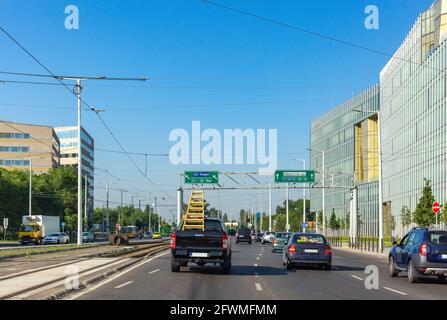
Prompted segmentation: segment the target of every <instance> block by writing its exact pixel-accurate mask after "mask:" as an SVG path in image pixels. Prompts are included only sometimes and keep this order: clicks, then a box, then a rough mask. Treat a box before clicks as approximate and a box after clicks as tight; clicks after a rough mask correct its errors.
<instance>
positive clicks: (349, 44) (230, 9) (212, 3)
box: [200, 0, 445, 72]
mask: <svg viewBox="0 0 447 320" xmlns="http://www.w3.org/2000/svg"><path fill="white" fill-rule="evenodd" d="M200 1H201V2H203V3H206V4H208V5H212V6H215V7H218V8H221V9H225V10H227V11H232V12H236V13H239V14H241V15H245V16H248V17H252V18H255V19H258V20H262V21H265V22H269V23H272V24H276V25H278V26H281V27H285V28H288V29H291V30H294V31H298V32H301V33H305V34H309V35H311V36H314V37H318V38H321V39H325V40H329V41H332V42H337V43H340V44H343V45H346V46H350V47H353V48H356V49H360V50H364V51H368V52H371V53H374V54H378V55H381V56H384V57H388V58H392V59H397V60H401V61H404V62H409V63H412V64H416V65H418V66H422V67H427V68H430V69H433V70H438V71H442V72H445V71H444V70H441V69H437V68H432V67H429V66H426V65H424V64H422V63H419V62H416V61H412V60H409V59H405V58H401V57H399V56H396V55H392V54H389V53H387V52H384V51H380V50H377V49H373V48H369V47H366V46H363V45H360V44H357V43H354V42H351V41H346V40H342V39H338V38H335V37H333V36H329V35H326V34H323V33H320V32H315V31H312V30H308V29H304V28H301V27H298V26H294V25H291V24H289V23H286V22H282V21H279V20H275V19H272V18H268V17H265V16H261V15H258V14H255V13H251V12H248V11H244V10H241V9H237V8H233V7H229V6H226V5H223V4H221V3H218V2H214V1H210V0H200Z"/></svg>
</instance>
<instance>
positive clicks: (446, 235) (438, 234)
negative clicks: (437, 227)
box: [428, 231, 447, 244]
mask: <svg viewBox="0 0 447 320" xmlns="http://www.w3.org/2000/svg"><path fill="white" fill-rule="evenodd" d="M428 239H429V241H430V242H431V243H433V244H447V232H446V231H431V232H429V233H428Z"/></svg>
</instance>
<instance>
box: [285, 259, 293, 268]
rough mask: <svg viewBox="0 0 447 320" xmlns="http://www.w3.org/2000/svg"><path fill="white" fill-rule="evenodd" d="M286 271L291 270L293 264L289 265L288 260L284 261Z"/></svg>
mask: <svg viewBox="0 0 447 320" xmlns="http://www.w3.org/2000/svg"><path fill="white" fill-rule="evenodd" d="M286 269H287V270H291V269H293V264H292V263H290V261H289V259H287V260H286Z"/></svg>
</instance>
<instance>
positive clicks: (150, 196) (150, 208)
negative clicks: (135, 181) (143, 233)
mask: <svg viewBox="0 0 447 320" xmlns="http://www.w3.org/2000/svg"><path fill="white" fill-rule="evenodd" d="M151 210H152V192H149V224H148V228H149V230H148V232H152V226H151V224H152V223H151Z"/></svg>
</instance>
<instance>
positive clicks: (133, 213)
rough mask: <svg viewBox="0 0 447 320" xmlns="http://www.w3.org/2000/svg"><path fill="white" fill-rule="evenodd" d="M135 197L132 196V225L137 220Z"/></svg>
mask: <svg viewBox="0 0 447 320" xmlns="http://www.w3.org/2000/svg"><path fill="white" fill-rule="evenodd" d="M134 198H135V196H132V225H133V226H134V225H135V224H134V222H135V208H134V206H133V199H134Z"/></svg>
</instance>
